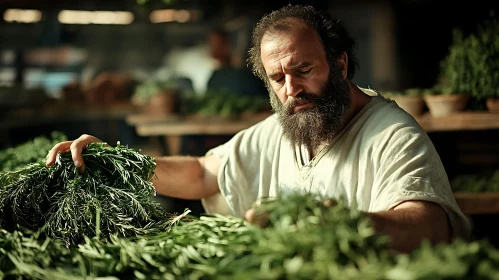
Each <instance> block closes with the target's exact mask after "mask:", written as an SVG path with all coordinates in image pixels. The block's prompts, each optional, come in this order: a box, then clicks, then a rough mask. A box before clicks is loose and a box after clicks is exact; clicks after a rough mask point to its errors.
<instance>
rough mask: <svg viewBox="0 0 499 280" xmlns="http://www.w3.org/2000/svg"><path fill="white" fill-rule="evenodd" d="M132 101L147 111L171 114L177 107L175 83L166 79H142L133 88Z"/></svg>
mask: <svg viewBox="0 0 499 280" xmlns="http://www.w3.org/2000/svg"><path fill="white" fill-rule="evenodd" d="M132 102H133V103H134V104H137V105H140V106H143V107H144V109H145V111H147V112H148V113H160V114H167V115H168V114H173V113H175V111H176V107H177V106H176V105H177V89H176V85H175V83H174V82H168V81H167V82H158V81H153V80H147V81H144V82H142V83H141V84H139V85H138V86H137V88H136V89H135V92H134V94H133V96H132Z"/></svg>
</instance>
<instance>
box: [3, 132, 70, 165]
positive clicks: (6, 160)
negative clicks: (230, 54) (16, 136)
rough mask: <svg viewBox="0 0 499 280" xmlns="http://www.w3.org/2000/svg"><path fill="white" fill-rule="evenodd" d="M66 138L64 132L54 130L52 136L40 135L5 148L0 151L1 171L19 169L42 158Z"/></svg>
mask: <svg viewBox="0 0 499 280" xmlns="http://www.w3.org/2000/svg"><path fill="white" fill-rule="evenodd" d="M66 140H67V138H66V136H65V135H64V134H63V133H62V132H59V131H54V132H52V133H51V137H50V138H47V137H45V136H38V137H35V138H34V139H33V140H31V141H27V142H25V143H22V144H20V145H17V146H15V147H12V148H7V149H4V150H2V151H0V172H1V171H12V170H17V169H19V168H22V167H24V166H26V165H27V164H29V163H33V162H35V161H38V160H42V159H44V158H45V157H46V156H47V153H48V152H49V151H50V149H52V147H54V145H55V144H57V143H59V142H62V141H66Z"/></svg>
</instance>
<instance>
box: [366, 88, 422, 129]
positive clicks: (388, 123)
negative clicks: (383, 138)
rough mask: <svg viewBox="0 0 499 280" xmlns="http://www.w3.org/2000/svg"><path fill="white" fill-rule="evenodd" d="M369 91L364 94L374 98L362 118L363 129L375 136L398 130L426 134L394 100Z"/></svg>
mask: <svg viewBox="0 0 499 280" xmlns="http://www.w3.org/2000/svg"><path fill="white" fill-rule="evenodd" d="M363 91H364V89H363ZM367 91H368V92H366V91H364V92H366V93H367V94H368V95H370V96H372V100H371V102H370V103H369V104H368V105H367V107H368V108H366V110H364V112H363V116H362V117H361V119H362V122H361V123H360V125H361V126H362V127H363V129H365V130H368V131H371V132H373V133H375V134H378V133H382V132H390V131H391V132H394V131H398V130H402V131H412V132H415V133H418V134H419V133H424V129H423V128H422V127H421V126H420V124H419V123H418V122H417V120H416V119H415V118H414V117H413V116H412V115H411V114H409V113H407V112H406V111H405V110H404V109H402V108H400V107H399V106H398V105H397V103H395V102H394V101H393V100H391V99H387V98H385V97H384V96H383V95H382V94H380V93H379V92H377V91H374V90H371V89H368V90H367Z"/></svg>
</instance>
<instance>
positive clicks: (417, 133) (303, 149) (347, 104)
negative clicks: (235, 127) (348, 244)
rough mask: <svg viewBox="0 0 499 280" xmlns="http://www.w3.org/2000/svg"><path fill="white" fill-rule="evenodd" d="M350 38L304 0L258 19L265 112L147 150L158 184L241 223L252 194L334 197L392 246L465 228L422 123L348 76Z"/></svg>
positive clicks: (254, 58) (76, 145)
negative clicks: (205, 144) (192, 139)
mask: <svg viewBox="0 0 499 280" xmlns="http://www.w3.org/2000/svg"><path fill="white" fill-rule="evenodd" d="M354 45H355V42H354V40H353V39H352V38H350V37H349V35H348V34H347V32H346V30H345V29H344V28H343V27H342V26H341V24H340V22H339V21H333V20H331V19H329V18H328V17H327V16H326V15H325V14H322V13H320V12H318V11H316V10H314V9H313V8H312V7H304V6H292V5H288V6H285V7H283V8H281V9H280V10H277V11H275V12H273V13H271V14H269V15H266V16H265V17H263V18H262V19H261V20H260V22H259V23H258V24H257V26H256V28H255V30H254V33H253V38H252V48H251V50H250V59H249V60H250V62H251V64H252V65H253V70H254V72H255V74H256V75H257V76H259V77H260V78H262V79H263V80H264V81H265V84H266V85H267V88H268V90H269V93H270V97H271V104H272V106H273V108H274V110H275V114H274V115H273V116H271V117H269V118H268V119H266V120H264V121H262V122H261V123H259V124H257V125H255V126H253V127H251V128H248V129H246V130H244V131H241V132H239V133H238V134H237V135H235V136H234V137H233V138H232V139H231V140H230V141H229V142H227V143H225V144H223V145H221V146H218V147H216V148H215V149H212V150H210V151H209V152H208V153H207V154H206V156H204V157H200V158H193V157H163V158H158V159H156V161H157V167H156V174H157V176H158V178H159V179H158V180H156V181H154V182H153V184H154V186H155V188H156V190H157V191H158V193H161V194H164V195H167V196H173V197H180V198H184V199H202V200H203V205H204V207H205V209H206V211H207V212H219V213H225V214H232V215H236V216H244V215H246V218H247V219H248V220H250V221H251V220H254V219H255V218H256V217H254V212H253V211H252V210H249V209H250V208H251V205H252V204H253V203H254V202H255V201H257V200H258V199H259V198H262V197H269V196H275V195H277V194H278V193H286V192H289V191H303V192H312V193H316V194H320V195H323V196H326V197H332V198H339V197H344V198H346V200H347V203H348V204H349V205H350V206H352V207H358V208H359V209H360V210H362V211H365V212H367V213H369V215H370V216H371V217H372V219H373V221H374V223H375V226H376V229H377V230H378V231H379V232H380V233H384V234H388V235H389V236H391V238H392V246H393V249H395V250H398V251H400V252H409V251H411V250H413V249H415V248H417V247H418V246H419V245H420V242H421V241H422V240H423V239H429V240H430V241H431V242H432V243H438V242H448V241H450V240H452V238H455V237H460V238H464V239H466V238H468V235H469V231H470V225H469V222H468V221H467V219H466V217H465V216H464V215H463V213H462V212H461V210H460V209H459V207H458V205H457V203H456V201H455V199H454V196H453V194H452V191H451V188H450V185H449V181H448V179H447V176H446V173H445V170H444V167H443V165H442V163H441V161H440V158H439V156H438V154H437V152H436V150H435V148H434V147H433V145H432V143H431V141H430V139H429V138H428V136H427V134H426V133H425V131H424V130H423V129H422V128H421V127H420V126H419V125H418V124H417V122H416V121H415V120H414V118H412V117H411V116H410V115H409V114H408V113H406V112H405V111H403V110H402V109H400V108H399V107H398V106H397V105H396V104H395V103H394V102H391V101H390V100H387V99H385V98H383V97H382V96H381V95H379V94H378V93H376V92H374V91H372V90H367V89H360V88H359V87H357V86H356V85H354V84H353V83H352V82H351V79H352V78H353V76H354V74H355V69H356V59H355V56H354V54H353V48H354ZM95 141H100V140H99V139H97V138H95V137H93V136H89V135H83V136H81V137H80V138H78V139H77V140H75V141H73V142H71V141H68V142H63V143H60V144H58V145H56V146H55V147H54V148H53V149H52V151H51V152H50V153H49V155H48V159H47V164H48V165H50V164H52V163H53V162H54V161H55V157H56V154H57V152H62V151H65V150H68V149H71V152H72V155H73V159H74V160H75V165H76V166H81V164H82V159H81V156H80V153H81V151H82V149H83V148H84V147H85V145H87V144H88V143H91V142H95Z"/></svg>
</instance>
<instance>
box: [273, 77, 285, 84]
mask: <svg viewBox="0 0 499 280" xmlns="http://www.w3.org/2000/svg"><path fill="white" fill-rule="evenodd" d="M282 80H284V77H280V78H277V79H274V82H276V83H279V82H281V81H282Z"/></svg>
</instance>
